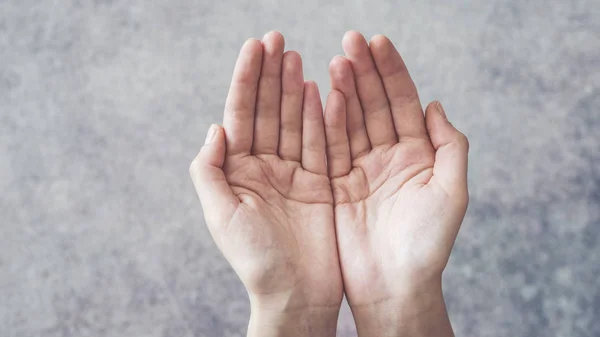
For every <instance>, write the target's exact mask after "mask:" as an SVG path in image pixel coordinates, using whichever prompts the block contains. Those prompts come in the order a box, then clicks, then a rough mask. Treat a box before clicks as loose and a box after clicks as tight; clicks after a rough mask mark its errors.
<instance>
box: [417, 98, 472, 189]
mask: <svg viewBox="0 0 600 337" xmlns="http://www.w3.org/2000/svg"><path fill="white" fill-rule="evenodd" d="M425 111H426V112H425V113H426V115H425V119H426V123H427V130H428V132H429V137H430V139H431V143H432V144H433V147H434V148H435V150H436V153H435V164H434V167H433V179H435V180H436V181H437V182H438V183H439V184H440V185H441V186H442V187H443V188H444V189H445V190H446V192H447V193H448V194H450V195H451V196H457V197H459V196H462V197H464V198H465V200H466V199H468V191H467V167H468V154H469V140H468V139H467V137H466V136H465V135H464V134H462V133H461V132H460V131H458V130H457V129H456V128H455V127H454V126H453V125H452V124H451V123H450V122H449V121H448V118H447V117H446V113H445V111H444V108H443V107H442V104H441V103H440V102H437V101H435V102H431V103H429V105H428V106H427V109H426V110H425Z"/></svg>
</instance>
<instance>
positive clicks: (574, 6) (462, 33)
mask: <svg viewBox="0 0 600 337" xmlns="http://www.w3.org/2000/svg"><path fill="white" fill-rule="evenodd" d="M599 8H600V3H599V2H598V1H597V0H587V1H586V0H580V1H545V0H536V1H520V0H505V1H477V0H463V1H442V0H438V1H433V0H429V1H397V0H387V1H366V0H355V1H345V3H342V2H341V1H340V2H339V3H338V4H333V3H332V2H331V1H320V0H303V1H298V2H292V1H289V2H287V4H285V5H284V4H283V2H278V1H275V0H271V1H269V0H260V1H238V2H234V1H230V0H228V1H209V0H200V1H193V0H171V1H169V0H154V1H142V0H135V1H125V0H105V1H100V0H96V1H84V0H80V1H77V0H54V1H52V0H48V1H42V0H38V1H34V0H0V336H7V337H10V336H12V337H25V336H49V337H54V336H76V337H80V336H81V337H84V336H93V337H102V336H142V337H144V336H156V337H159V336H162V337H176V336H177V337H178V336H187V337H191V336H211V337H212V336H241V335H243V333H244V332H245V325H246V322H247V319H248V314H249V309H248V302H247V299H246V294H245V292H244V290H243V288H242V286H241V284H240V283H239V281H238V280H237V278H236V276H235V274H234V273H233V272H232V270H231V269H230V268H229V267H228V265H227V263H226V262H225V260H224V259H223V257H222V256H221V255H220V253H219V252H218V251H217V249H216V247H215V245H214V244H213V243H212V240H211V239H210V237H209V235H208V232H207V230H206V228H205V226H204V223H203V220H202V212H201V209H200V206H199V203H198V201H197V199H196V196H195V194H194V191H193V188H192V185H191V182H190V179H189V177H188V173H187V168H188V163H189V162H190V160H191V159H192V158H193V157H194V155H195V154H196V151H197V150H198V149H199V148H200V146H201V143H202V140H203V138H204V135H205V132H206V129H207V126H208V125H209V124H210V123H213V122H218V121H219V120H220V118H221V111H222V108H223V102H224V99H225V95H226V92H227V86H228V82H229V78H230V76H231V72H232V68H233V63H234V61H235V58H236V56H237V52H238V48H239V47H240V46H241V44H242V43H243V41H244V40H245V38H247V37H251V36H254V37H261V36H262V35H263V34H264V33H265V32H266V31H268V30H270V29H278V30H281V31H282V32H283V33H284V34H285V35H286V37H287V41H288V43H287V45H288V47H289V48H294V49H298V50H299V51H300V52H301V53H302V54H303V57H304V61H305V70H306V77H307V78H309V79H315V80H317V82H318V83H319V84H320V85H321V89H322V95H323V96H324V95H325V94H326V92H327V90H328V79H327V73H326V69H327V64H328V62H329V59H330V58H331V57H332V56H334V55H335V54H338V53H341V47H340V40H341V37H342V35H343V33H344V31H345V30H348V29H358V30H361V31H363V32H364V33H365V34H366V35H367V36H371V35H373V34H375V33H384V34H387V35H389V36H390V37H391V38H392V40H393V41H394V42H395V43H396V44H397V46H398V48H399V49H400V50H401V52H402V53H403V55H404V57H405V60H406V62H407V63H408V65H409V68H410V70H411V72H412V74H413V77H414V79H415V81H416V83H417V86H418V88H419V90H420V93H421V97H422V99H423V101H424V103H426V101H429V100H432V99H440V100H441V101H442V102H443V103H444V106H445V107H446V111H447V112H448V113H449V115H450V117H451V118H452V120H453V121H455V124H456V125H457V126H458V127H459V128H460V129H461V130H464V131H465V133H466V134H467V135H468V136H469V138H470V139H471V144H472V148H471V162H470V189H471V195H472V199H471V200H472V201H471V205H470V208H469V212H468V215H467V219H466V221H465V223H464V225H463V228H462V232H461V234H460V235H459V238H458V241H457V244H456V246H455V250H454V253H453V256H452V259H451V261H450V265H449V267H448V269H447V271H446V273H445V292H446V298H447V301H448V305H449V310H450V314H451V319H452V322H453V324H454V327H455V330H456V333H457V335H460V336H600V281H599V280H598V279H599V278H600V242H599V234H600V111H599V107H600V55H599V54H600V38H599V36H600V20H598V17H599V14H600V11H599ZM350 317H351V316H350V315H349V312H348V310H347V308H344V309H343V311H342V315H341V318H340V329H339V336H353V335H354V334H355V333H354V332H353V328H352V321H351V318H350Z"/></svg>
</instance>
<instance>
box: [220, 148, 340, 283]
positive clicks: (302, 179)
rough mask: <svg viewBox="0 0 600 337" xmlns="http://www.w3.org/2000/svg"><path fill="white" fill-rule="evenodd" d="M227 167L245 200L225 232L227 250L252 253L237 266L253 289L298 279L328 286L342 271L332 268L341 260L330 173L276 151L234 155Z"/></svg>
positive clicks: (235, 189)
mask: <svg viewBox="0 0 600 337" xmlns="http://www.w3.org/2000/svg"><path fill="white" fill-rule="evenodd" d="M224 171H225V176H226V177H227V180H228V182H229V183H230V185H231V187H232V190H233V193H234V194H235V196H236V197H237V198H238V199H239V200H240V201H241V203H240V204H239V206H238V208H237V210H236V212H235V213H234V214H233V216H232V218H231V219H230V221H229V224H228V225H227V226H226V229H225V230H224V231H223V232H221V233H220V235H221V236H223V240H222V242H223V244H224V245H226V246H227V247H224V250H231V249H237V250H241V251H244V252H245V254H247V259H244V260H233V261H232V266H233V268H234V269H235V270H236V271H237V272H238V274H239V275H240V277H241V279H242V280H243V281H244V283H245V284H246V286H247V287H248V288H249V289H252V291H254V292H256V293H263V294H264V293H277V292H282V291H286V290H289V289H291V288H293V287H295V286H296V285H298V284H300V285H308V286H310V287H311V288H319V287H321V288H322V287H326V286H327V283H328V281H327V280H328V279H335V277H336V276H338V275H336V268H331V266H335V265H336V263H337V262H336V259H335V256H332V255H331V254H330V253H331V247H335V233H334V231H333V225H332V224H333V206H332V196H331V188H330V185H329V178H328V177H327V176H326V175H318V174H314V173H312V172H309V171H306V170H304V169H303V168H302V166H301V164H300V163H298V162H295V161H285V160H282V159H280V158H279V157H278V156H275V155H260V156H247V157H243V158H232V159H231V160H228V161H226V163H225V170H224ZM225 238H227V239H226V240H225ZM326 268H328V269H326ZM315 269H316V270H315ZM332 273H333V275H332Z"/></svg>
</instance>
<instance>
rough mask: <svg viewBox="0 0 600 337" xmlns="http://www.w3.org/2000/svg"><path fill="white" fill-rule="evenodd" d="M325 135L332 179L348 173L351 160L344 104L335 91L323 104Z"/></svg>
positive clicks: (341, 97) (342, 96)
mask: <svg viewBox="0 0 600 337" xmlns="http://www.w3.org/2000/svg"><path fill="white" fill-rule="evenodd" d="M325 135H326V138H327V167H328V168H329V177H330V178H332V179H333V178H337V177H341V176H344V175H346V174H348V173H350V169H351V168H352V160H351V157H350V143H349V141H348V133H347V131H346V102H345V100H344V95H343V94H342V93H341V92H339V91H337V90H331V93H330V94H329V97H327V103H326V104H325Z"/></svg>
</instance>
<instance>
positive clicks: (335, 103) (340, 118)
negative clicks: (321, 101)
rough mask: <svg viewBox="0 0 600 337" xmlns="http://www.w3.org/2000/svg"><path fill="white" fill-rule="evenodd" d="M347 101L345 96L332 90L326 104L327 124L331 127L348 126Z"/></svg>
mask: <svg viewBox="0 0 600 337" xmlns="http://www.w3.org/2000/svg"><path fill="white" fill-rule="evenodd" d="M345 112H346V101H345V99H344V94H342V92H341V91H338V90H335V89H333V90H331V92H330V93H329V95H327V101H326V104H325V124H326V125H328V126H331V127H341V126H344V128H345V126H346V113H345Z"/></svg>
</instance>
